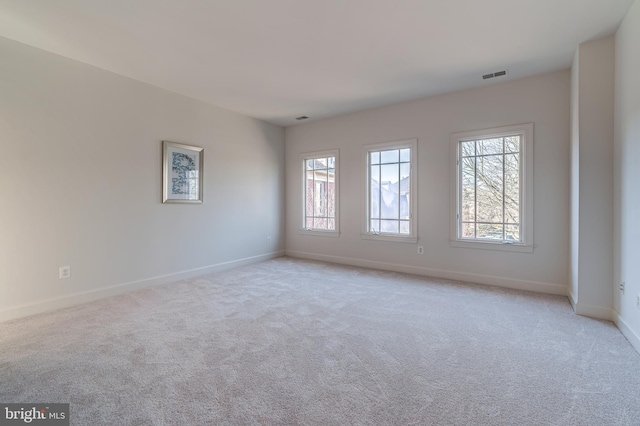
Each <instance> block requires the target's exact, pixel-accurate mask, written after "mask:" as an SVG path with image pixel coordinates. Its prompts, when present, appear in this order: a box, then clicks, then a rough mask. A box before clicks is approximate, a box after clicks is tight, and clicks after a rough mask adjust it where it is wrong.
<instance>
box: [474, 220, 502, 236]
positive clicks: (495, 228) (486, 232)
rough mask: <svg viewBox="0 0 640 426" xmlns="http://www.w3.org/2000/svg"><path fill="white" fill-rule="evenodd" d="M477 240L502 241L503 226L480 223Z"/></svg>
mask: <svg viewBox="0 0 640 426" xmlns="http://www.w3.org/2000/svg"><path fill="white" fill-rule="evenodd" d="M477 226H478V235H477V238H488V239H492V240H502V225H501V224H500V225H497V224H487V223H479V224H478V225H477Z"/></svg>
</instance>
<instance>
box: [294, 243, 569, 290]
mask: <svg viewBox="0 0 640 426" xmlns="http://www.w3.org/2000/svg"><path fill="white" fill-rule="evenodd" d="M286 255H287V256H291V257H299V258H302V259H310V260H320V261H324V262H331V263H339V264H343V265H351V266H361V267H364V268H372V269H382V270H385V271H393V272H406V273H409V274H415V275H424V276H428V277H434V278H444V279H449V280H456V281H466V282H472V283H478V284H487V285H493V286H498V287H505V288H511V289H516V290H526V291H533V292H536V293H546V294H556V295H560V296H566V295H567V287H566V286H564V285H560V284H549V283H542V282H537V281H525V280H516V279H511V278H504V277H496V276H491V275H480V274H470V273H467V272H457V271H449V270H445V269H432V268H423V267H421V266H410V265H401V264H397V263H389V262H377V261H373V260H365V259H356V258H350V257H342V256H332V255H327V254H317V253H307V252H303V251H296V250H287V251H286Z"/></svg>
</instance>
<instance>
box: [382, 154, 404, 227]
mask: <svg viewBox="0 0 640 426" xmlns="http://www.w3.org/2000/svg"><path fill="white" fill-rule="evenodd" d="M380 168H381V174H382V182H381V183H380V192H381V200H380V213H381V216H380V217H382V218H384V219H399V218H400V210H399V208H400V194H399V181H398V175H399V173H400V164H398V163H395V164H384V165H382V166H380Z"/></svg>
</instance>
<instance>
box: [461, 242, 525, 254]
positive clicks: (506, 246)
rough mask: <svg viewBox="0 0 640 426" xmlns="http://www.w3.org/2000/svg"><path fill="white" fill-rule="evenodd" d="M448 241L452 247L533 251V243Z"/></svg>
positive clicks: (519, 251) (516, 251) (521, 251)
mask: <svg viewBox="0 0 640 426" xmlns="http://www.w3.org/2000/svg"><path fill="white" fill-rule="evenodd" d="M450 242H451V246H452V247H461V248H471V249H483V250H498V251H510V252H514V253H533V249H534V247H535V246H533V245H526V244H505V243H502V242H490V241H462V240H452V241H450Z"/></svg>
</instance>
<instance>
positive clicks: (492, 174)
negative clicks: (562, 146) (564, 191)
mask: <svg viewBox="0 0 640 426" xmlns="http://www.w3.org/2000/svg"><path fill="white" fill-rule="evenodd" d="M451 157H452V158H453V159H455V164H454V165H452V170H454V175H453V176H452V178H451V179H452V182H454V183H455V185H452V197H451V198H452V201H451V206H452V211H453V215H454V218H455V220H454V221H452V222H453V225H452V229H451V234H452V236H451V241H452V245H454V246H463V247H475V248H482V247H484V248H492V249H498V250H511V251H532V250H533V218H532V215H533V179H532V170H533V168H532V161H533V124H532V123H528V124H522V125H516V126H508V127H499V128H493V129H486V130H479V131H471V132H462V133H454V134H452V135H451Z"/></svg>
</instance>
